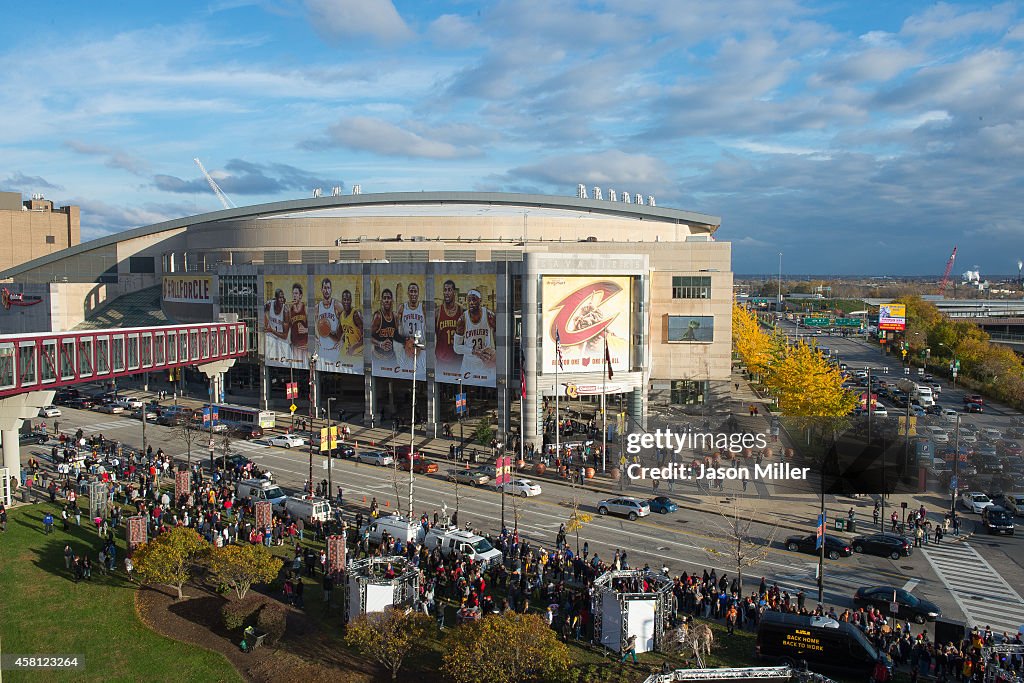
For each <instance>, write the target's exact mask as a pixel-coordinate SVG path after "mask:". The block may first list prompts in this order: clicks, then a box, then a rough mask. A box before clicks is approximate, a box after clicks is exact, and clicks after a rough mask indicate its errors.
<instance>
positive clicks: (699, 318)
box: [666, 315, 715, 343]
mask: <svg viewBox="0 0 1024 683" xmlns="http://www.w3.org/2000/svg"><path fill="white" fill-rule="evenodd" d="M667 317H668V325H667V326H666V332H667V334H668V338H667V341H669V342H705V343H706V342H712V341H714V340H715V317H714V316H712V315H670V316H667Z"/></svg>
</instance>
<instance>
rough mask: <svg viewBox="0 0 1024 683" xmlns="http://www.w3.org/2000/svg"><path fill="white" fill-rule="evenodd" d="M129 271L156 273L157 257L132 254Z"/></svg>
mask: <svg viewBox="0 0 1024 683" xmlns="http://www.w3.org/2000/svg"><path fill="white" fill-rule="evenodd" d="M128 272H129V273H155V272H156V259H155V258H154V257H152V256H131V257H129V258H128Z"/></svg>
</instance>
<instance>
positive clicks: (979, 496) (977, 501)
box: [960, 491, 992, 514]
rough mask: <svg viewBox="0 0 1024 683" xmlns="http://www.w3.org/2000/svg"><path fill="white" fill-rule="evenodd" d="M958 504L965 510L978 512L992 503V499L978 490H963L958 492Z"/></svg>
mask: <svg viewBox="0 0 1024 683" xmlns="http://www.w3.org/2000/svg"><path fill="white" fill-rule="evenodd" d="M960 505H961V506H962V507H963V508H964V509H965V510H969V511H971V512H975V513H979V514H980V513H981V511H982V510H984V509H985V508H987V507H988V506H989V505H992V499H991V498H989V497H988V496H986V495H985V494H984V493H981V492H980V491H965V492H964V493H961V494H960Z"/></svg>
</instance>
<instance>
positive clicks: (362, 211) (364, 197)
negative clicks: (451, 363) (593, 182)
mask: <svg viewBox="0 0 1024 683" xmlns="http://www.w3.org/2000/svg"><path fill="white" fill-rule="evenodd" d="M513 214H516V215H522V214H527V215H530V216H566V215H567V214H568V217H578V218H602V217H605V218H618V219H620V220H621V219H626V220H629V219H635V220H646V221H655V222H660V223H669V224H686V225H689V226H690V227H691V228H696V229H698V230H700V231H701V232H706V233H707V234H712V233H714V232H715V231H716V230H717V229H718V227H719V226H720V224H721V219H720V218H719V217H717V216H711V215H707V214H701V213H696V212H693V211H684V210H681V209H671V208H665V207H660V206H649V205H645V204H632V203H626V202H613V201H608V200H600V199H582V198H578V197H562V196H552V195H536V194H515V193H503V192H386V193H380V194H354V195H339V196H329V197H313V198H306V199H292V200H287V201H281V202H272V203H269V204H257V205H253V206H246V207H241V208H235V209H225V210H222V211H211V212H209V213H204V214H198V215H195V216H186V217H183V218H175V219H173V220H169V221H163V222H161V223H154V224H152V225H146V226H142V227H138V228H132V229H129V230H124V231H122V232H118V233H114V234H111V235H107V236H105V237H100V238H98V239H95V240H90V241H89V242H84V243H82V244H79V245H76V246H74V247H70V248H68V249H64V250H63V251H59V252H56V253H54V254H50V255H47V256H43V257H40V258H37V259H33V260H32V261H28V262H26V263H23V264H20V265H18V266H15V267H13V268H9V269H7V270H5V271H2V272H0V280H3V279H8V278H13V277H16V276H17V275H19V274H21V273H23V272H26V271H29V270H32V269H34V268H39V267H41V266H46V265H48V264H51V263H55V262H57V261H59V260H61V259H65V258H68V257H71V256H75V255H77V254H82V253H86V252H89V251H92V250H94V249H99V248H102V247H106V246H110V245H114V244H117V243H119V242H124V241H127V240H131V239H135V238H140V237H149V236H153V235H158V234H159V233H161V232H170V231H175V230H181V229H183V228H189V227H194V226H198V225H202V224H204V223H216V222H220V221H225V220H238V219H264V218H278V219H289V218H296V219H302V218H334V217H356V216H374V215H381V216H382V215H390V216H423V215H452V216H465V217H472V216H496V215H506V216H508V215H513Z"/></svg>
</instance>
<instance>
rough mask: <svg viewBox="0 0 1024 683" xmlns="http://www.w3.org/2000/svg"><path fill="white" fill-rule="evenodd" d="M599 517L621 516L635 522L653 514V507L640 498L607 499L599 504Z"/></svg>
mask: <svg viewBox="0 0 1024 683" xmlns="http://www.w3.org/2000/svg"><path fill="white" fill-rule="evenodd" d="M597 514H599V515H608V514H611V515H620V516H622V517H627V518H629V519H630V520H634V519H636V518H637V517H646V516H647V515H649V514H651V507H650V506H649V505H648V504H647V503H646V502H645V501H642V500H640V499H639V498H630V497H625V498H607V499H605V500H602V501H600V502H599V503H598V504H597Z"/></svg>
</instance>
